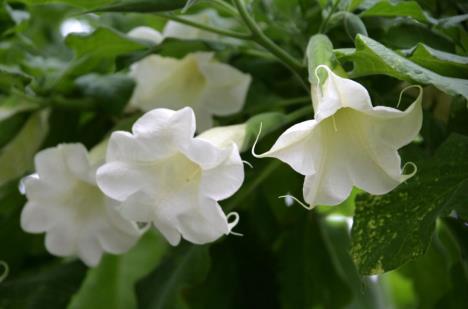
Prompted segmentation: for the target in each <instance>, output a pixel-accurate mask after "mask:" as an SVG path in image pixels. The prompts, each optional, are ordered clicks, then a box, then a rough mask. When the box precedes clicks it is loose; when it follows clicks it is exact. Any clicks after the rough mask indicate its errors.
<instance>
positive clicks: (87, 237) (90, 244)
mask: <svg viewBox="0 0 468 309" xmlns="http://www.w3.org/2000/svg"><path fill="white" fill-rule="evenodd" d="M102 254H103V250H102V248H101V245H100V243H99V240H98V238H97V237H96V235H95V234H91V233H87V232H84V235H82V236H81V237H80V239H79V242H78V256H79V257H80V259H81V260H82V261H83V262H84V263H85V264H86V265H88V266H96V265H97V264H99V261H100V260H101V257H102Z"/></svg>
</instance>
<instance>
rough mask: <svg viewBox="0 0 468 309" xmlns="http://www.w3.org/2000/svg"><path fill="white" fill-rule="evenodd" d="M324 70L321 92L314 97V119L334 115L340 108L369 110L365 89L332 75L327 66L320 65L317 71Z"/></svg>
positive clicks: (349, 80) (369, 105)
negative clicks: (324, 76) (323, 82)
mask: <svg viewBox="0 0 468 309" xmlns="http://www.w3.org/2000/svg"><path fill="white" fill-rule="evenodd" d="M319 69H325V70H326V71H327V73H328V77H327V80H326V81H325V84H324V85H323V87H322V89H321V91H318V94H317V95H316V96H314V99H315V100H317V101H314V111H315V119H316V120H317V121H321V120H322V119H325V118H328V117H330V116H331V115H333V114H335V113H336V112H337V111H338V110H339V109H340V108H344V107H351V108H353V109H357V110H369V109H371V108H372V103H371V100H370V97H369V93H368V92H367V89H366V88H364V87H363V86H362V85H361V84H359V83H357V82H355V81H353V80H351V79H347V78H342V77H339V76H338V75H336V74H335V73H333V72H332V71H331V70H330V69H329V68H328V67H327V66H324V65H321V66H319V67H317V70H319Z"/></svg>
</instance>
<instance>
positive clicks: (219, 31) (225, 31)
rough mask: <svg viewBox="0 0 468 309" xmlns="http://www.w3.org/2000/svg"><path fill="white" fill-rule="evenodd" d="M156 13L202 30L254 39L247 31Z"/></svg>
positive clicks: (237, 37)
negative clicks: (217, 26) (237, 30)
mask: <svg viewBox="0 0 468 309" xmlns="http://www.w3.org/2000/svg"><path fill="white" fill-rule="evenodd" d="M155 15H156V16H159V17H162V18H165V19H169V20H173V21H176V22H178V23H181V24H185V25H188V26H191V27H194V28H198V29H202V30H205V31H209V32H213V33H217V34H220V35H225V36H229V37H232V38H236V39H241V40H251V39H252V35H250V34H247V33H240V32H234V31H230V30H226V29H219V28H214V27H211V26H207V25H204V24H200V23H197V22H194V21H191V20H188V19H186V18H182V17H179V16H176V15H173V14H168V13H156V14H155Z"/></svg>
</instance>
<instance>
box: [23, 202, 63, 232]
mask: <svg viewBox="0 0 468 309" xmlns="http://www.w3.org/2000/svg"><path fill="white" fill-rule="evenodd" d="M54 221H55V220H54V213H53V210H51V209H48V208H47V207H42V206H41V205H39V204H36V203H34V202H31V201H30V202H28V203H26V205H25V206H24V208H23V211H22V212H21V228H22V229H23V230H25V231H26V232H29V233H42V232H45V231H47V230H48V229H50V228H51V227H52V225H53V223H54Z"/></svg>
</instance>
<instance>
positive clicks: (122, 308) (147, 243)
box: [68, 230, 167, 309]
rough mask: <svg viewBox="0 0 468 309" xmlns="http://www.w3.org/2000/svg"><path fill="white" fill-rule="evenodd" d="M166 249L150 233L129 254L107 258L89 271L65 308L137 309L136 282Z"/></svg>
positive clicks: (160, 240) (163, 244) (165, 244)
mask: <svg viewBox="0 0 468 309" xmlns="http://www.w3.org/2000/svg"><path fill="white" fill-rule="evenodd" d="M166 250H167V243H166V241H165V240H164V239H162V238H161V237H160V236H159V235H157V234H156V232H155V231H154V230H151V231H150V232H148V233H146V234H145V235H144V236H143V237H142V238H141V239H140V241H139V242H138V244H137V245H136V246H135V247H134V248H132V249H131V250H130V251H129V252H127V253H125V254H123V255H121V256H114V255H106V256H105V257H104V258H103V260H102V261H101V263H100V264H99V265H98V266H97V267H96V268H92V269H90V270H88V273H87V275H86V278H85V280H84V282H83V285H82V286H81V288H80V290H79V291H78V293H77V294H75V296H73V299H72V301H71V303H70V304H69V306H68V309H81V308H112V309H127V308H128V309H130V308H135V309H136V308H137V303H136V297H135V294H134V285H135V283H136V281H137V280H139V279H140V278H141V277H143V276H145V275H146V274H147V273H149V272H150V271H151V270H152V269H153V268H154V267H155V266H156V265H157V264H158V263H159V261H160V260H161V258H162V256H163V254H164V253H165V252H166Z"/></svg>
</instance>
